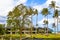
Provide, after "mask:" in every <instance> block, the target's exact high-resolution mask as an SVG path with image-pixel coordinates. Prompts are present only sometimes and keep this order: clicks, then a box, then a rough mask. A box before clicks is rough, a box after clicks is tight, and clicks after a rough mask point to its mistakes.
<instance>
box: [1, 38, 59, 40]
mask: <svg viewBox="0 0 60 40" xmlns="http://www.w3.org/2000/svg"><path fill="white" fill-rule="evenodd" d="M0 40H20V38H0ZM22 40H60V38H24V39H22Z"/></svg>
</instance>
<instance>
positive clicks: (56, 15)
mask: <svg viewBox="0 0 60 40" xmlns="http://www.w3.org/2000/svg"><path fill="white" fill-rule="evenodd" d="M53 18H56V19H57V20H56V27H57V32H58V10H57V9H56V10H55V13H54V15H53Z"/></svg>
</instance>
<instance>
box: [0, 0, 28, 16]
mask: <svg viewBox="0 0 60 40" xmlns="http://www.w3.org/2000/svg"><path fill="white" fill-rule="evenodd" d="M15 1H17V0H0V16H6V15H7V14H8V12H9V11H11V10H12V9H13V8H14V7H15V6H16V5H18V4H20V3H23V4H24V3H26V1H27V0H18V1H17V2H16V3H15Z"/></svg>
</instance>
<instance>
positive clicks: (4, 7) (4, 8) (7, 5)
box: [0, 0, 60, 30]
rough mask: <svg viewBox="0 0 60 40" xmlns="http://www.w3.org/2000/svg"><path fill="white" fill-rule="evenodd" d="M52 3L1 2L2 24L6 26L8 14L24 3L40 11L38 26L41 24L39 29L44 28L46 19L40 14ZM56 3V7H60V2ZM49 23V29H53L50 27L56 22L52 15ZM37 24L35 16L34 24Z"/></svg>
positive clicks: (45, 0)
mask: <svg viewBox="0 0 60 40" xmlns="http://www.w3.org/2000/svg"><path fill="white" fill-rule="evenodd" d="M51 1H52V0H1V1H0V23H2V24H5V23H6V19H7V15H8V12H9V11H12V9H13V8H14V7H15V6H17V5H19V4H21V3H22V4H24V5H26V6H31V7H33V8H35V9H37V10H38V12H39V15H38V24H39V27H43V20H44V19H46V18H44V17H43V16H42V15H41V14H40V12H41V10H42V8H46V7H47V8H48V6H49V4H50V3H51ZM55 1H56V5H57V6H60V0H55ZM50 11H51V13H53V11H52V9H51V10H50ZM48 21H49V28H52V26H50V25H51V24H52V23H53V22H54V19H53V18H52V16H51V15H49V17H48ZM35 23H36V15H35V16H33V24H34V25H35ZM59 26H60V25H59ZM59 28H60V27H59ZM59 30H60V29H59Z"/></svg>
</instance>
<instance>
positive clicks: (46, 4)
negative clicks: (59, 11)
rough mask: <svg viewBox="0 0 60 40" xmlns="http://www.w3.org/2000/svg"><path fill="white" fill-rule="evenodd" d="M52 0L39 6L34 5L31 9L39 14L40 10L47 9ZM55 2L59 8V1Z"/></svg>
mask: <svg viewBox="0 0 60 40" xmlns="http://www.w3.org/2000/svg"><path fill="white" fill-rule="evenodd" d="M51 1H52V0H47V1H46V2H45V3H44V4H41V5H34V6H33V8H35V9H37V10H38V11H39V12H41V10H42V8H47V7H49V4H50V3H51ZM54 1H56V5H57V6H60V0H54Z"/></svg>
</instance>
